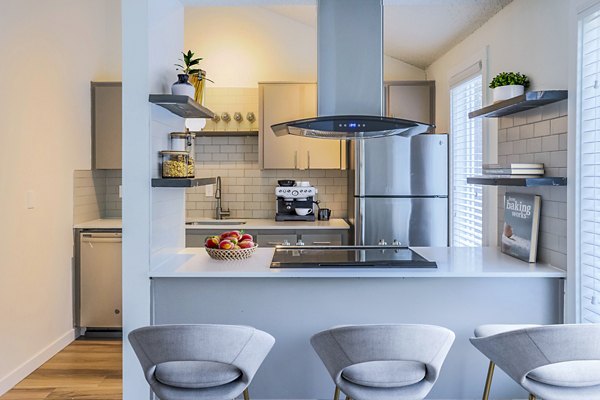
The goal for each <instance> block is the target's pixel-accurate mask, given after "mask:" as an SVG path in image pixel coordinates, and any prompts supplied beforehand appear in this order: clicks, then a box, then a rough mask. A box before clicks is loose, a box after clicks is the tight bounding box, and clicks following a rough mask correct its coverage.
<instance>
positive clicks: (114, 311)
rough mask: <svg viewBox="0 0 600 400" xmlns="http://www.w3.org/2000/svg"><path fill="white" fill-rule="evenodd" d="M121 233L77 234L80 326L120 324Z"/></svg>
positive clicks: (118, 326)
mask: <svg viewBox="0 0 600 400" xmlns="http://www.w3.org/2000/svg"><path fill="white" fill-rule="evenodd" d="M121 241H122V239H121V233H120V232H93V233H91V232H82V233H81V234H80V265H81V271H80V298H81V300H80V301H81V305H80V326H81V327H82V328H87V329H94V328H100V329H106V328H121V327H122V314H121V298H122V296H121V254H122V249H121Z"/></svg>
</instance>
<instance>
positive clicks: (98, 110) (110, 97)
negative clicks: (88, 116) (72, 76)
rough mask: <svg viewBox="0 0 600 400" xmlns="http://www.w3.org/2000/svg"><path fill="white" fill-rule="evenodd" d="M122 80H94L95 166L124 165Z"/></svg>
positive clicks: (93, 136) (113, 166) (112, 166)
mask: <svg viewBox="0 0 600 400" xmlns="http://www.w3.org/2000/svg"><path fill="white" fill-rule="evenodd" d="M121 93H122V89H121V82H92V146H93V149H92V160H93V165H94V168H95V169H121V166H122V163H121V156H122V144H121V138H122V133H121V130H122V123H121V121H122V99H121Z"/></svg>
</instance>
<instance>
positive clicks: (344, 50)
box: [317, 0, 383, 116]
mask: <svg viewBox="0 0 600 400" xmlns="http://www.w3.org/2000/svg"><path fill="white" fill-rule="evenodd" d="M317 9H318V11H317V42H318V43H317V60H318V63H317V64H318V98H319V103H318V114H319V115H320V116H322V115H336V114H337V115H344V114H358V115H365V114H366V115H382V112H383V4H382V1H381V0H318V8H317Z"/></svg>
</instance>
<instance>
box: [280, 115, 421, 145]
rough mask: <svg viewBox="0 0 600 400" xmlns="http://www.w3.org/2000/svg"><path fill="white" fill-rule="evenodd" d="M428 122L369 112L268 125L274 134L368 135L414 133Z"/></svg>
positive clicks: (366, 136)
mask: <svg viewBox="0 0 600 400" xmlns="http://www.w3.org/2000/svg"><path fill="white" fill-rule="evenodd" d="M429 127H430V125H427V124H423V123H420V122H415V121H409V120H406V119H399V118H387V117H379V116H373V115H332V116H325V117H317V118H306V119H299V120H296V121H290V122H284V123H281V124H276V125H272V126H271V128H272V129H273V131H274V132H275V134H276V135H278V136H283V135H287V134H290V135H297V136H305V137H313V138H319V139H370V138H377V137H385V136H393V135H400V136H404V137H409V136H414V135H418V134H420V133H424V132H426V131H427V129H429Z"/></svg>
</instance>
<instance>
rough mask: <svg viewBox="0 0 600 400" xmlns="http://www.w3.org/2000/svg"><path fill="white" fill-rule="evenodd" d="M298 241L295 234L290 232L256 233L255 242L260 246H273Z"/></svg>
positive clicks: (292, 243)
mask: <svg viewBox="0 0 600 400" xmlns="http://www.w3.org/2000/svg"><path fill="white" fill-rule="evenodd" d="M297 241H298V236H297V235H292V234H279V235H275V234H274V235H265V234H260V233H259V234H258V235H256V243H258V245H259V246H261V247H275V246H279V245H283V244H286V243H287V244H291V245H294V244H296V242H297Z"/></svg>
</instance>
